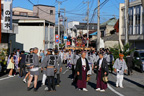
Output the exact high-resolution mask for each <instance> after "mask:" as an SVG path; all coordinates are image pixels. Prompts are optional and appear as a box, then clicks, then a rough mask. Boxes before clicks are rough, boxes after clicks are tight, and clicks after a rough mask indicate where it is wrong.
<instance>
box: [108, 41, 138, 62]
mask: <svg viewBox="0 0 144 96" xmlns="http://www.w3.org/2000/svg"><path fill="white" fill-rule="evenodd" d="M130 47H131V44H129V43H128V44H125V45H124V47H123V49H122V50H123V51H122V50H121V48H120V45H115V46H114V47H113V48H110V52H112V54H113V56H114V59H115V60H116V59H117V58H119V53H123V54H124V59H126V56H127V55H128V54H131V53H132V52H134V50H135V48H132V49H130Z"/></svg>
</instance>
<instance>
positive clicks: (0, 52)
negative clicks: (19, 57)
mask: <svg viewBox="0 0 144 96" xmlns="http://www.w3.org/2000/svg"><path fill="white" fill-rule="evenodd" d="M7 52H8V50H7V49H1V50H0V62H1V63H3V64H6V61H5V57H6V56H7Z"/></svg>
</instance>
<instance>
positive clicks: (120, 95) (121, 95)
mask: <svg viewBox="0 0 144 96" xmlns="http://www.w3.org/2000/svg"><path fill="white" fill-rule="evenodd" d="M108 88H109V89H110V90H111V91H112V92H114V93H116V94H117V95H119V96H124V95H123V94H121V93H119V92H117V91H116V90H114V89H113V88H112V87H111V86H110V85H109V84H108Z"/></svg>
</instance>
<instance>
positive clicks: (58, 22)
mask: <svg viewBox="0 0 144 96" xmlns="http://www.w3.org/2000/svg"><path fill="white" fill-rule="evenodd" d="M57 2H58V35H59V41H60V4H61V2H60V1H57ZM58 50H59V43H58Z"/></svg>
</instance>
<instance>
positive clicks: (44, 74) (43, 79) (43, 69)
mask: <svg viewBox="0 0 144 96" xmlns="http://www.w3.org/2000/svg"><path fill="white" fill-rule="evenodd" d="M46 54H47V55H46V57H45V58H44V59H43V61H44V62H45V61H46V60H47V56H48V55H50V52H49V50H47V53H46ZM44 62H42V64H43V63H44ZM41 70H42V71H43V77H42V85H45V81H46V79H47V75H46V68H44V67H42V68H41Z"/></svg>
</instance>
